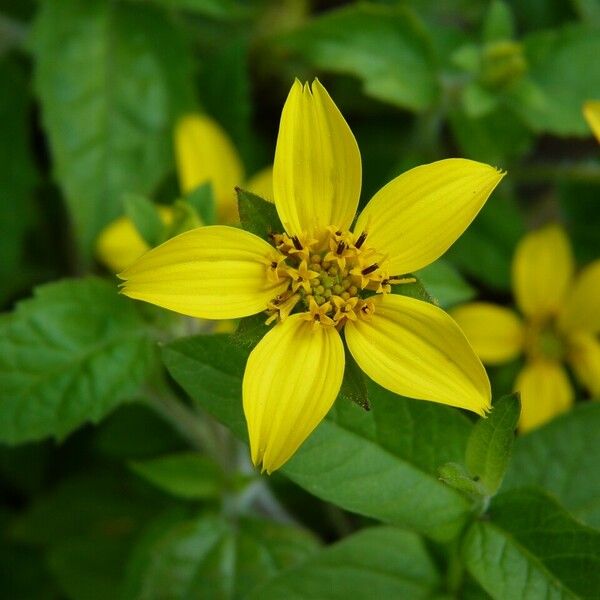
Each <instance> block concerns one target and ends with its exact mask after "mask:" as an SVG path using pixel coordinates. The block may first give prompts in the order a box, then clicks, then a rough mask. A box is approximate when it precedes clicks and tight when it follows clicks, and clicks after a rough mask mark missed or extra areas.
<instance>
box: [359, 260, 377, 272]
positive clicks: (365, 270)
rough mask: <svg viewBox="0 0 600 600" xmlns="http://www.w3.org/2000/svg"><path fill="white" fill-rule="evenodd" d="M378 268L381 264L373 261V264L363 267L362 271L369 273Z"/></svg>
mask: <svg viewBox="0 0 600 600" xmlns="http://www.w3.org/2000/svg"><path fill="white" fill-rule="evenodd" d="M377 269H379V265H378V264H377V263H373V264H372V265H371V266H369V267H366V268H365V269H363V270H362V271H361V273H362V274H363V275H369V274H370V273H372V272H373V271H377Z"/></svg>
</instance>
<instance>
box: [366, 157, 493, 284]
mask: <svg viewBox="0 0 600 600" xmlns="http://www.w3.org/2000/svg"><path fill="white" fill-rule="evenodd" d="M502 177H504V173H501V172H500V171H498V170H497V169H495V168H494V167H490V166H489V165H485V164H483V163H479V162H475V161H473V160H466V159H464V158H449V159H446V160H440V161H437V162H434V163H431V164H428V165H422V166H420V167H415V168H414V169H411V170H410V171H407V172H406V173H403V174H402V175H400V176H398V177H396V178H395V179H393V180H392V181H390V182H389V183H388V184H387V185H385V186H384V187H382V188H381V189H380V190H379V191H378V192H377V193H376V194H375V196H373V198H372V199H371V200H370V202H369V203H368V204H367V206H366V207H365V209H364V210H363V211H362V213H361V214H360V216H359V218H358V221H357V223H356V226H355V228H354V230H355V232H356V233H357V234H360V233H362V232H364V231H366V232H367V244H368V245H369V246H370V247H372V248H375V249H376V250H377V251H378V252H380V253H382V254H384V255H387V256H388V257H389V271H390V273H391V274H392V275H400V274H402V273H410V272H412V271H416V270H417V269H420V268H422V267H425V266H426V265H428V264H430V263H432V262H433V261H434V260H436V259H437V258H439V257H440V256H441V255H442V254H443V253H444V252H446V250H447V249H448V248H449V247H450V246H451V245H452V244H453V243H454V242H455V241H456V240H457V239H458V238H459V237H460V235H461V234H462V233H463V231H464V230H465V229H466V228H467V227H468V226H469V225H470V223H471V221H473V219H474V218H475V217H476V216H477V213H478V212H479V211H480V210H481V208H482V206H483V205H484V204H485V201H486V200H487V199H488V197H489V195H490V194H491V193H492V191H493V190H494V188H495V187H496V186H497V185H498V183H500V180H501V179H502Z"/></svg>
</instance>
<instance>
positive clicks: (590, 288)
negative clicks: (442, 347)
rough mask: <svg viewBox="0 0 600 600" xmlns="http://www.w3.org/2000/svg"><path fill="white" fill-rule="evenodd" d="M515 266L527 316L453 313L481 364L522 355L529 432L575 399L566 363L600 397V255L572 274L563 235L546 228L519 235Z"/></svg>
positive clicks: (478, 305)
mask: <svg viewBox="0 0 600 600" xmlns="http://www.w3.org/2000/svg"><path fill="white" fill-rule="evenodd" d="M512 270H513V292H514V295H515V300H516V303H517V306H518V307H519V309H520V311H521V313H522V315H523V316H522V317H520V316H519V315H517V314H516V313H515V312H514V311H512V310H510V309H508V308H504V307H501V306H495V305H494V304H489V303H484V302H474V303H471V304H466V305H463V306H459V307H457V308H456V309H454V310H453V311H451V314H452V316H453V317H454V318H455V319H456V321H457V323H458V324H459V325H460V327H461V328H462V330H463V331H464V332H465V334H466V335H467V338H468V339H469V341H470V342H471V344H472V345H473V348H474V349H475V351H476V352H477V354H478V355H479V357H480V358H481V360H482V361H483V362H484V363H486V364H489V365H495V364H501V363H503V362H507V361H509V360H512V359H514V358H516V357H517V356H519V355H520V354H522V353H524V354H525V358H526V361H525V367H524V368H523V370H522V371H521V373H520V374H519V376H518V377H517V381H516V384H515V390H518V391H520V392H521V404H522V414H521V421H520V424H519V427H520V429H521V430H522V431H527V430H529V429H531V428H533V427H537V426H538V425H541V424H542V423H545V422H546V421H548V420H549V419H552V418H553V417H554V416H556V415H557V414H559V413H561V412H564V411H566V410H568V409H569V407H570V406H571V404H572V403H573V400H574V397H575V394H574V391H573V389H572V387H571V384H570V382H569V377H568V375H567V372H566V371H565V369H564V367H563V363H567V364H569V365H570V367H571V368H572V370H573V372H574V374H575V376H576V377H577V379H579V381H580V382H581V383H582V385H584V386H585V387H586V388H587V389H588V390H589V392H590V394H592V396H598V395H600V343H599V342H598V337H597V336H598V333H600V260H597V261H595V262H593V263H591V264H590V265H589V266H588V267H587V268H585V269H583V270H582V271H581V273H580V274H579V275H578V276H577V277H575V275H574V260H573V254H572V251H571V245H570V242H569V239H568V237H567V235H566V233H565V232H564V230H563V229H562V228H561V227H559V226H558V225H548V226H546V227H544V228H542V229H539V230H537V231H534V232H532V233H529V234H528V235H526V236H525V237H524V238H523V239H522V240H521V242H520V243H519V245H518V246H517V249H516V252H515V256H514V259H513V269H512Z"/></svg>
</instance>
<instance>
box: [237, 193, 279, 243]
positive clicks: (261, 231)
mask: <svg viewBox="0 0 600 600" xmlns="http://www.w3.org/2000/svg"><path fill="white" fill-rule="evenodd" d="M235 191H236V192H237V197H238V211H239V214H240V223H241V224H242V227H243V228H244V229H245V230H246V231H249V232H250V233H254V234H255V235H257V236H259V237H261V238H263V239H265V240H269V239H270V234H272V233H282V232H283V225H282V224H281V221H280V220H279V215H278V214H277V209H276V208H275V205H274V204H273V203H272V202H267V201H266V200H264V199H263V198H261V197H260V196H257V195H256V194H252V193H250V192H246V191H245V190H242V189H241V188H236V189H235Z"/></svg>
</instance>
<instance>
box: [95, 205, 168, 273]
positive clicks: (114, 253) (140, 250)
mask: <svg viewBox="0 0 600 600" xmlns="http://www.w3.org/2000/svg"><path fill="white" fill-rule="evenodd" d="M158 214H159V215H160V217H161V219H162V221H163V223H164V224H165V225H170V224H171V223H172V221H173V210H172V209H171V208H170V207H168V206H159V207H158ZM148 250H149V246H148V244H147V243H146V241H145V240H144V239H143V238H142V236H141V235H140V234H139V232H138V230H137V229H136V228H135V225H134V224H133V221H132V220H131V219H130V218H129V217H119V218H118V219H116V220H115V221H113V222H112V223H110V224H109V225H107V226H106V227H105V228H104V229H103V230H102V231H101V232H100V235H99V236H98V240H97V241H96V256H97V257H98V259H99V260H100V262H102V264H104V265H106V266H107V267H108V268H109V269H110V270H111V271H112V272H113V273H118V272H119V271H122V270H123V269H126V268H127V267H128V266H129V265H131V264H133V262H134V261H135V260H136V259H138V258H139V257H140V256H141V255H142V254H144V252H147V251H148Z"/></svg>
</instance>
